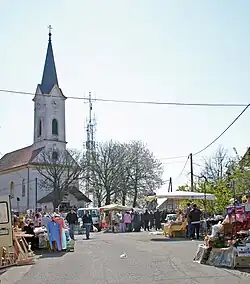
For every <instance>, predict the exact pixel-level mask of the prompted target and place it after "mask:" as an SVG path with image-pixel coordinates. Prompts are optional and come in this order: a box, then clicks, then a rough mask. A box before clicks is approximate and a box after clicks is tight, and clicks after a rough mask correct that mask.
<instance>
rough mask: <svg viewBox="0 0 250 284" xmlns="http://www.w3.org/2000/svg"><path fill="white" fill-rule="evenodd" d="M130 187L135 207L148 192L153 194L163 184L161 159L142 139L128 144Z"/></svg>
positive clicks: (127, 159) (127, 158)
mask: <svg viewBox="0 0 250 284" xmlns="http://www.w3.org/2000/svg"><path fill="white" fill-rule="evenodd" d="M126 163H127V165H126V169H127V177H128V178H129V182H128V188H129V190H130V191H129V193H130V197H132V203H133V207H136V205H137V204H138V201H139V200H140V199H141V198H143V197H145V195H147V194H153V193H154V191H155V190H156V189H158V188H159V187H160V186H161V185H162V184H163V180H162V174H163V168H162V164H161V162H160V161H159V160H157V159H155V157H154V155H153V153H151V152H150V151H149V149H148V148H146V146H145V145H144V144H143V143H142V142H140V141H132V142H131V143H129V144H127V156H126Z"/></svg>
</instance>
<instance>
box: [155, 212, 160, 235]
mask: <svg viewBox="0 0 250 284" xmlns="http://www.w3.org/2000/svg"><path fill="white" fill-rule="evenodd" d="M154 219H155V229H156V231H157V230H160V229H161V213H160V211H159V209H157V210H156V212H155V213H154Z"/></svg>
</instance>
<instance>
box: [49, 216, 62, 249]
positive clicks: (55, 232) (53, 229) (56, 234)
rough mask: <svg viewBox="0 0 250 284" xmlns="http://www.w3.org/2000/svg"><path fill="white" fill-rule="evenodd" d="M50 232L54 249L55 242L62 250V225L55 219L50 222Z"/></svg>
mask: <svg viewBox="0 0 250 284" xmlns="http://www.w3.org/2000/svg"><path fill="white" fill-rule="evenodd" d="M48 234H49V242H50V247H51V249H53V242H55V243H56V246H57V249H58V250H59V251H60V250H62V245H61V230H60V225H59V224H58V223H56V222H54V221H51V222H49V223H48Z"/></svg>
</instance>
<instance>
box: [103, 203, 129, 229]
mask: <svg viewBox="0 0 250 284" xmlns="http://www.w3.org/2000/svg"><path fill="white" fill-rule="evenodd" d="M129 210H130V208H128V207H126V206H123V205H119V204H109V205H105V206H102V207H101V208H100V212H101V220H102V221H101V222H102V228H104V230H105V231H104V232H113V233H115V232H121V231H123V229H124V228H123V225H124V212H126V211H127V212H128V211H129Z"/></svg>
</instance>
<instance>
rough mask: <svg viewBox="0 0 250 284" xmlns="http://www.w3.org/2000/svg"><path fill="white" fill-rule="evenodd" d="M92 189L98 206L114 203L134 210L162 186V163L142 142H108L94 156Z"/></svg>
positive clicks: (99, 146)
mask: <svg viewBox="0 0 250 284" xmlns="http://www.w3.org/2000/svg"><path fill="white" fill-rule="evenodd" d="M91 167H92V169H91V186H92V188H93V191H94V195H95V196H96V197H97V200H98V206H101V205H102V204H103V203H105V204H110V203H111V201H113V202H118V201H120V202H121V203H122V204H123V205H125V204H126V202H128V201H131V203H132V204H133V206H134V207H135V206H136V205H137V203H138V201H139V200H140V199H142V198H144V197H145V195H147V194H148V193H151V194H152V193H153V191H154V190H155V189H157V188H158V187H159V186H160V185H161V184H162V179H161V177H162V173H163V169H162V166H161V163H160V162H159V161H158V160H156V159H155V158H154V156H153V154H152V153H150V151H149V150H148V149H147V148H146V147H145V145H144V144H143V143H141V142H137V141H134V142H131V143H119V142H113V141H109V142H105V143H101V144H99V145H98V147H97V148H96V151H95V152H93V154H92V161H91Z"/></svg>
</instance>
